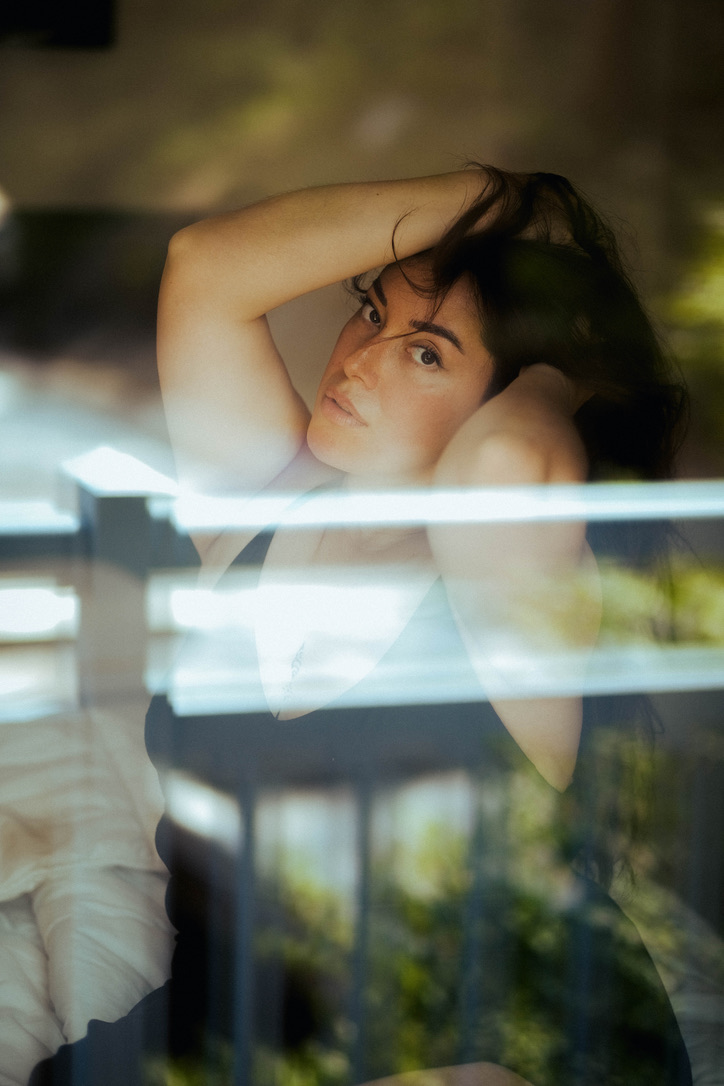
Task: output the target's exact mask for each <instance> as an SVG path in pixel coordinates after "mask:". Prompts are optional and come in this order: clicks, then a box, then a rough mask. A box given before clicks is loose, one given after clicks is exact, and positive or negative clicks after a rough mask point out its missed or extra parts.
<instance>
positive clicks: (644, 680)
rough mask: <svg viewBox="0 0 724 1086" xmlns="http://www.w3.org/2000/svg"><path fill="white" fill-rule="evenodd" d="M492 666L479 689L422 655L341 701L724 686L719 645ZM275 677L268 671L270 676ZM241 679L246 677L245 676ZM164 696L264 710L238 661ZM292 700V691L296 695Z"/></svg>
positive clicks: (180, 674) (186, 703) (206, 708)
mask: <svg viewBox="0 0 724 1086" xmlns="http://www.w3.org/2000/svg"><path fill="white" fill-rule="evenodd" d="M498 664H499V666H500V667H501V670H500V672H498V673H497V674H496V673H495V671H494V669H493V668H492V667H491V668H490V669H489V673H488V675H487V677H486V681H485V684H484V689H481V685H480V683H479V682H478V680H477V679H475V678H474V676H473V675H472V673H471V674H470V675H469V676H467V677H466V676H465V675H463V676H461V675H459V674H451V673H450V670H449V669H446V668H443V667H440V668H437V667H436V666H435V662H434V661H430V660H427V661H425V663H424V666H419V667H414V668H411V669H410V671H409V673H408V674H400V673H399V671H395V672H394V673H390V674H389V675H387V676H385V677H384V678H383V679H382V680H380V681H379V682H376V683H367V682H361V683H359V684H358V685H357V686H355V687H354V688H353V689H351V690H349V691H347V692H346V693H345V694H344V697H343V699H340V700H343V702H344V705H345V706H356V707H364V706H372V705H380V704H384V705H423V704H427V703H435V704H441V705H444V704H455V703H462V702H471V701H480V700H481V698H487V699H488V700H490V701H495V700H496V699H503V698H535V697H579V696H581V695H588V696H595V695H598V694H631V693H646V694H651V693H666V692H675V691H685V690H718V689H722V688H724V654H723V653H722V650H721V646H697V645H621V646H617V647H615V648H605V649H602V648H598V649H594V651H593V652H592V653H591V654H590V658H589V659H588V662H587V666H586V668H585V673H583V674H582V672H583V670H584V665H583V664H582V663H581V659H580V658H574V657H569V658H566V654H557V655H555V656H549V657H547V658H544V656H543V654H541V657H540V660H539V661H538V666H536V667H533V666H532V661H531V659H530V656H529V657H527V659H526V661H525V663H521V664H520V665H519V666H518V667H516V666H515V660H513V659H511V658H507V659H503V660H499V661H498ZM270 679H273V676H271V677H270ZM245 680H246V681H245ZM328 682H329V676H328V675H326V676H323V677H322V678H321V680H320V682H319V685H318V688H317V689H316V690H315V687H314V684H313V682H312V681H309V682H308V683H306V684H304V685H303V686H302V687H301V688H300V691H299V702H300V704H308V705H314V706H315V707H316V705H321V704H324V703H325V700H328V694H329V690H328V685H327V684H328ZM168 696H169V700H170V702H171V704H172V706H173V709H174V711H175V712H176V713H177V714H178V715H179V716H187V715H190V716H194V715H204V713H214V712H219V713H221V712H224V713H235V712H239V713H252V712H264V711H267V710H268V704H267V702H266V699H265V697H264V695H263V693H262V691H261V689H260V687H259V685H258V683H257V682H255V681H254V675H253V674H251V675H250V676H248V677H247V676H244V674H243V673H240V671H239V668H238V665H237V664H235V663H234V664H229V665H227V666H226V667H221V666H220V667H218V668H217V669H216V670H214V671H213V672H209V671H207V670H206V669H204V668H199V669H193V668H186V669H184V670H183V671H181V670H179V671H176V672H175V673H174V675H173V676H172V679H171V683H170V686H169V689H168ZM295 700H296V699H295Z"/></svg>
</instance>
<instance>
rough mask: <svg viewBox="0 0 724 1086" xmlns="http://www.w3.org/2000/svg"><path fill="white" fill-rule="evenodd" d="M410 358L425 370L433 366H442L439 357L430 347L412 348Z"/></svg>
mask: <svg viewBox="0 0 724 1086" xmlns="http://www.w3.org/2000/svg"><path fill="white" fill-rule="evenodd" d="M412 357H413V358H414V359H415V361H416V362H419V363H420V365H421V366H425V367H427V369H431V368H432V367H433V366H442V362H441V361H440V355H439V354H438V353H437V351H434V350H433V349H432V347H413V348H412Z"/></svg>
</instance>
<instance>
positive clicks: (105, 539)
mask: <svg viewBox="0 0 724 1086" xmlns="http://www.w3.org/2000/svg"><path fill="white" fill-rule="evenodd" d="M78 502H79V510H80V516H81V537H82V547H81V551H82V554H83V557H84V558H85V559H86V561H85V562H84V563H83V564H82V566H81V568H80V569H79V573H78V593H79V596H80V600H81V621H80V629H79V633H78V686H79V699H80V703H81V705H92V704H97V703H99V702H104V701H109V700H117V699H119V698H129V697H130V698H133V697H138V696H142V695H143V694H144V693H145V684H144V671H145V664H146V637H147V633H146V618H145V588H146V584H145V579H146V574H147V572H148V567H149V562H150V545H151V526H150V517H149V512H148V506H147V500H146V498H145V496H141V495H135V494H134V495H125V494H119V495H116V494H98V493H96V492H94V491H93V490H92V489H90V488H88V487H86V486H85V485H83V484H82V483H79V484H78Z"/></svg>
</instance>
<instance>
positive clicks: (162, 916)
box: [0, 705, 173, 1086]
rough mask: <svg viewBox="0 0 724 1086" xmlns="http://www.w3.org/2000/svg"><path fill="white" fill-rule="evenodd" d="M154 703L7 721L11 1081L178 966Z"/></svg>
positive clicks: (4, 900) (2, 806) (4, 873)
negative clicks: (147, 709)
mask: <svg viewBox="0 0 724 1086" xmlns="http://www.w3.org/2000/svg"><path fill="white" fill-rule="evenodd" d="M143 712H144V710H143V707H142V706H138V705H136V706H124V707H123V709H122V710H118V711H114V712H110V711H103V712H99V711H93V712H92V713H91V712H85V713H77V714H67V715H62V716H53V717H46V718H43V719H40V720H33V721H26V722H23V723H21V724H4V725H1V726H0V750H1V756H0V1086H26V1083H27V1080H28V1077H29V1075H30V1072H31V1071H32V1069H33V1067H34V1066H35V1064H36V1063H37V1062H38V1061H39V1060H41V1059H43V1058H45V1057H46V1056H48V1055H50V1054H51V1053H53V1052H54V1051H55V1050H56V1049H57V1048H58V1046H59V1045H60V1044H62V1043H63V1042H64V1041H66V1040H68V1041H74V1040H77V1039H78V1038H79V1037H82V1036H83V1035H84V1034H85V1032H86V1028H87V1024H88V1022H89V1020H90V1019H91V1018H100V1019H101V1020H104V1021H114V1020H115V1019H117V1018H119V1017H120V1016H121V1015H123V1014H125V1013H126V1012H127V1011H129V1010H130V1008H131V1007H132V1006H134V1004H135V1003H137V1002H138V1000H139V999H141V998H142V997H143V996H144V995H146V994H147V993H148V992H150V991H152V990H153V989H154V988H157V987H158V986H159V985H161V984H163V982H164V981H165V980H166V979H167V977H168V974H169V967H170V957H171V950H172V943H173V929H172V928H171V925H170V924H169V921H168V919H167V917H166V913H165V909H164V893H165V888H166V883H167V879H168V874H167V872H166V870H165V868H164V867H163V865H162V864H161V862H160V860H159V858H158V855H157V853H156V850H155V847H154V843H153V836H154V832H155V827H156V823H157V821H158V818H159V816H160V812H161V809H162V797H161V792H160V788H159V785H158V780H157V778H156V774H155V771H154V770H153V767H152V766H151V764H150V762H149V760H148V757H147V755H146V751H145V747H144V743H143Z"/></svg>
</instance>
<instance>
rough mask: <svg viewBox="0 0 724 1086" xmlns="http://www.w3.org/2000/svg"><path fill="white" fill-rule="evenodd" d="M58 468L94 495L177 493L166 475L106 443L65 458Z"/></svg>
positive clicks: (173, 484)
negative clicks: (70, 457)
mask: <svg viewBox="0 0 724 1086" xmlns="http://www.w3.org/2000/svg"><path fill="white" fill-rule="evenodd" d="M62 468H63V470H64V471H65V472H66V474H67V475H70V476H71V477H72V478H74V479H75V480H77V482H79V483H82V484H83V486H84V487H86V489H88V490H92V491H93V492H94V493H96V494H115V495H125V496H127V497H131V496H136V495H138V496H147V495H151V494H177V493H178V486H177V484H176V483H175V482H174V480H173V479H171V478H169V476H168V475H162V474H161V472H160V471H156V470H155V469H154V468H151V467H149V465H148V464H144V463H143V461H142V460H139V459H138V458H137V457H135V456H131V455H130V453H124V452H120V451H119V450H118V449H114V448H111V446H109V445H99V446H98V448H96V449H92V450H91V451H90V452H87V453H83V454H82V455H81V456H76V457H74V459H73V460H66V461H65V462H64V463H63V465H62Z"/></svg>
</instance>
